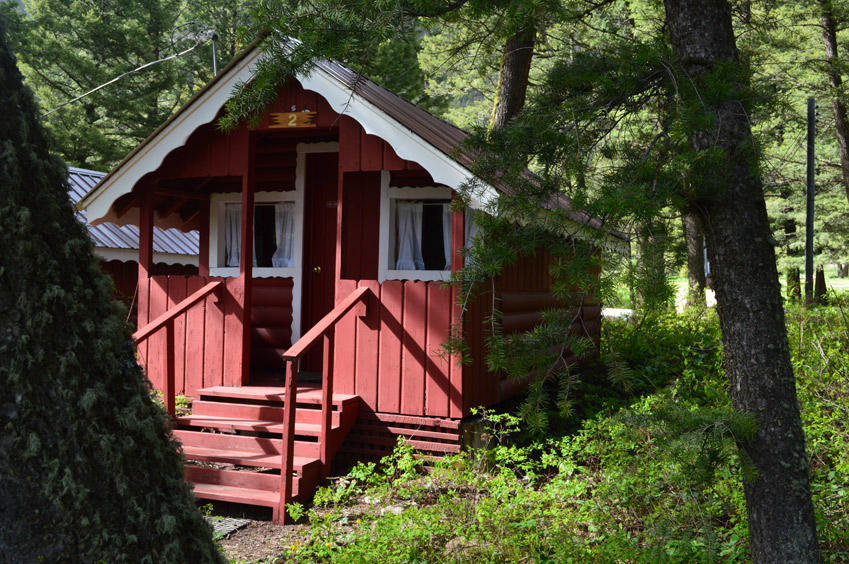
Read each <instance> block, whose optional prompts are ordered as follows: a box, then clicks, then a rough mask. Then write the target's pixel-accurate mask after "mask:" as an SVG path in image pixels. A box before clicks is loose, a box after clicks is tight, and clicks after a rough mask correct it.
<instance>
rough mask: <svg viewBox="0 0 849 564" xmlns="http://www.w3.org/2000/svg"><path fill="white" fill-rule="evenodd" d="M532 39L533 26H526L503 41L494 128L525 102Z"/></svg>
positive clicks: (534, 34) (516, 111)
mask: <svg viewBox="0 0 849 564" xmlns="http://www.w3.org/2000/svg"><path fill="white" fill-rule="evenodd" d="M535 38H536V28H535V27H533V26H529V27H528V28H527V29H524V30H521V31H519V32H517V33H515V34H514V35H513V36H512V37H510V38H509V39H508V40H507V41H506V42H505V43H504V53H503V54H502V57H501V71H500V73H499V76H498V98H497V99H496V101H495V107H494V108H493V111H492V126H493V127H503V126H505V125H507V123H508V122H509V121H510V120H511V119H513V118H514V117H515V116H516V114H517V113H519V110H521V109H522V106H524V105H525V95H526V94H527V92H528V76H529V75H530V72H531V60H532V59H533V55H534V43H535Z"/></svg>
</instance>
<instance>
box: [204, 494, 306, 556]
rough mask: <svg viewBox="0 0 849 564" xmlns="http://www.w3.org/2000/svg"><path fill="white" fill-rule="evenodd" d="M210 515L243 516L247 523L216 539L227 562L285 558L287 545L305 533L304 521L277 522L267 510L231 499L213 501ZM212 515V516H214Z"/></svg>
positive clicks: (235, 517) (287, 550)
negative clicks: (232, 501)
mask: <svg viewBox="0 0 849 564" xmlns="http://www.w3.org/2000/svg"><path fill="white" fill-rule="evenodd" d="M213 508H214V509H213V511H212V515H213V516H214V517H230V518H233V519H246V520H248V524H247V525H246V526H244V527H242V528H241V529H239V530H237V531H234V532H232V533H229V534H227V535H225V536H224V537H223V538H221V539H220V540H219V541H218V544H219V545H220V546H221V547H222V548H223V549H224V554H225V555H226V556H227V561H228V562H236V563H237V564H248V563H251V564H253V563H257V564H259V563H262V564H276V563H277V562H285V561H286V555H287V553H288V552H289V546H291V545H293V544H295V542H296V541H298V540H299V539H303V538H304V537H305V535H306V528H307V527H308V525H285V526H282V527H281V526H279V525H275V524H274V523H272V522H271V510H270V509H266V508H260V507H251V506H248V505H239V504H235V503H223V502H216V503H214V504H213ZM214 517H213V518H214Z"/></svg>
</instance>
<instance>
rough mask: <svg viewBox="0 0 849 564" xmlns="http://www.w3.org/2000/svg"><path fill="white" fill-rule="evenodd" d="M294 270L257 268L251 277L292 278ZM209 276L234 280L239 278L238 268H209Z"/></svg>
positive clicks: (291, 268)
mask: <svg viewBox="0 0 849 564" xmlns="http://www.w3.org/2000/svg"><path fill="white" fill-rule="evenodd" d="M295 271H296V269H295V268H294V267H289V268H269V267H257V266H255V267H254V268H253V277H254V278H294V277H295ZM209 275H210V276H217V277H220V278H235V277H237V276H239V267H238V266H227V267H222V266H216V267H210V269H209Z"/></svg>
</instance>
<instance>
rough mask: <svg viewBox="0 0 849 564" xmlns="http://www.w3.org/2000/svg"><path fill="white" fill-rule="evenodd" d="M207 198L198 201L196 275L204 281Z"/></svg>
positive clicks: (206, 267) (207, 268) (207, 238)
mask: <svg viewBox="0 0 849 564" xmlns="http://www.w3.org/2000/svg"><path fill="white" fill-rule="evenodd" d="M209 235H210V234H209V196H206V197H205V198H203V199H202V200H201V201H200V241H199V243H200V244H199V247H200V248H199V249H198V250H199V251H200V254H199V255H198V275H199V276H201V277H202V278H203V279H204V280H206V279H207V278H209Z"/></svg>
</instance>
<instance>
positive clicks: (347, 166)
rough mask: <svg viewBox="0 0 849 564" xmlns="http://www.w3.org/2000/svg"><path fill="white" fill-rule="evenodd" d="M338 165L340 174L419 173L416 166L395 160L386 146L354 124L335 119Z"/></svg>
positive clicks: (349, 120) (393, 152) (352, 121)
mask: <svg viewBox="0 0 849 564" xmlns="http://www.w3.org/2000/svg"><path fill="white" fill-rule="evenodd" d="M339 163H340V165H341V167H342V172H358V171H365V172H369V171H380V170H389V171H400V170H417V171H421V170H423V169H422V167H421V166H419V164H418V163H416V162H414V161H407V160H404V159H402V158H401V157H399V156H398V155H397V154H396V153H395V151H394V150H393V149H392V147H391V146H390V145H389V143H387V142H385V141H384V140H383V139H381V138H380V137H377V136H376V135H369V134H367V133H366V132H365V131H364V130H363V128H362V127H361V126H360V124H359V123H357V121H356V120H354V119H353V118H350V117H348V116H344V115H343V116H342V117H341V118H339Z"/></svg>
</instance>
